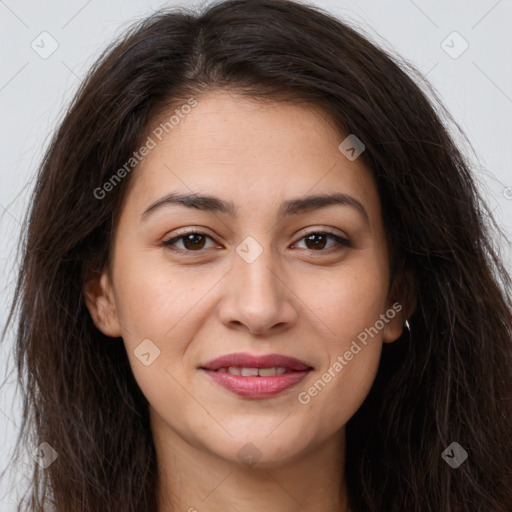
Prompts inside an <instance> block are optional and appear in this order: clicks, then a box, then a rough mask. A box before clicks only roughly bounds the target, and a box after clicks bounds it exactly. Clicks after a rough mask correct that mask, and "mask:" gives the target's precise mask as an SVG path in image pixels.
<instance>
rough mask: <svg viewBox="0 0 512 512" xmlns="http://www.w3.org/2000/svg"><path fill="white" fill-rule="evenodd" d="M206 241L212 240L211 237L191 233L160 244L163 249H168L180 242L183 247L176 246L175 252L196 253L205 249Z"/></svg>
mask: <svg viewBox="0 0 512 512" xmlns="http://www.w3.org/2000/svg"><path fill="white" fill-rule="evenodd" d="M207 239H210V240H212V238H211V237H209V236H208V235H205V234H204V233H198V232H191V233H185V234H183V235H179V236H176V237H174V238H171V239H170V240H166V241H165V242H162V245H164V246H165V247H170V246H174V245H175V244H176V242H181V243H182V244H183V246H182V247H179V246H178V247H177V250H181V251H191V252H196V251H200V250H201V249H204V248H205V244H206V240H207Z"/></svg>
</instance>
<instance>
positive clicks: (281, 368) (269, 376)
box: [199, 353, 313, 399]
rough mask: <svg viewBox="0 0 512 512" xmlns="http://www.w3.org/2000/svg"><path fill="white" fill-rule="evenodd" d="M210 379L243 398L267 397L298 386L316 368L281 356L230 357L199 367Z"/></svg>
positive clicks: (245, 355) (237, 355) (244, 355)
mask: <svg viewBox="0 0 512 512" xmlns="http://www.w3.org/2000/svg"><path fill="white" fill-rule="evenodd" d="M199 369H200V370H203V371H204V372H206V373H207V374H208V375H209V376H210V378H211V379H212V380H213V381H214V382H216V383H217V384H219V385H220V386H222V387H223V388H224V389H227V390H228V391H231V392H232V393H235V394H237V395H239V396H242V397H244V398H253V399H254V398H268V397H271V396H274V395H276V394H278V393H281V392H283V391H285V390H287V389H289V388H291V387H293V386H294V385H296V384H298V383H299V382H300V381H301V380H302V379H303V378H304V377H305V376H306V375H307V374H308V373H309V372H310V371H312V370H313V367H312V366H310V365H308V364H307V363H305V362H304V361H300V360H298V359H295V358H293V357H288V356H284V355H280V354H269V355H265V356H252V355H250V354H242V353H239V354H229V355H226V356H221V357H219V358H217V359H214V360H213V361H210V362H209V363H207V364H205V365H204V366H200V367H199Z"/></svg>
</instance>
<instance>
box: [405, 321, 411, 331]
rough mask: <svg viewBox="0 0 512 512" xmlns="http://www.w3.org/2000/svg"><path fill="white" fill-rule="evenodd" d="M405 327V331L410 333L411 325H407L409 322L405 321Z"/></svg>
mask: <svg viewBox="0 0 512 512" xmlns="http://www.w3.org/2000/svg"><path fill="white" fill-rule="evenodd" d="M404 325H405V327H407V330H408V331H409V332H411V325H410V324H409V320H405V324H404Z"/></svg>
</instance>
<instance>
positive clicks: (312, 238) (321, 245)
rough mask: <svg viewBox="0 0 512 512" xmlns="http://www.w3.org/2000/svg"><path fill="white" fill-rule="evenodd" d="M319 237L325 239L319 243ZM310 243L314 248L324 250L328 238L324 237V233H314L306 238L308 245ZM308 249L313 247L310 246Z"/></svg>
mask: <svg viewBox="0 0 512 512" xmlns="http://www.w3.org/2000/svg"><path fill="white" fill-rule="evenodd" d="M318 237H321V238H323V240H321V241H319V239H318ZM308 242H313V248H316V249H323V248H324V247H325V243H326V236H325V235H323V234H322V233H312V234H311V235H309V236H307V237H306V245H307V244H308ZM319 242H320V243H319ZM308 249H311V247H309V246H308Z"/></svg>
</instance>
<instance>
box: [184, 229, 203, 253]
mask: <svg viewBox="0 0 512 512" xmlns="http://www.w3.org/2000/svg"><path fill="white" fill-rule="evenodd" d="M201 238H202V243H201V241H200V239H201ZM190 242H191V243H192V246H193V247H191V246H190ZM197 244H199V247H197ZM183 245H184V246H185V247H186V248H187V249H189V250H193V249H202V248H203V246H204V237H203V235H201V234H200V233H190V234H188V235H185V237H184V238H183Z"/></svg>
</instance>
